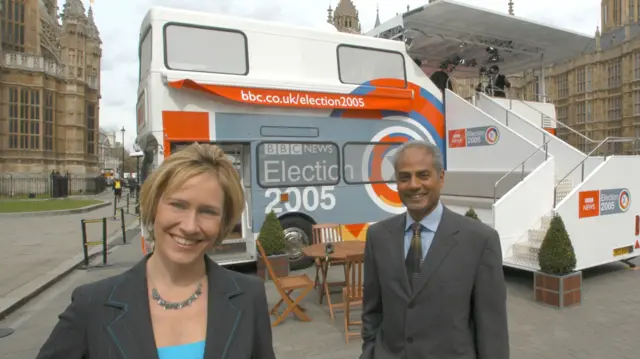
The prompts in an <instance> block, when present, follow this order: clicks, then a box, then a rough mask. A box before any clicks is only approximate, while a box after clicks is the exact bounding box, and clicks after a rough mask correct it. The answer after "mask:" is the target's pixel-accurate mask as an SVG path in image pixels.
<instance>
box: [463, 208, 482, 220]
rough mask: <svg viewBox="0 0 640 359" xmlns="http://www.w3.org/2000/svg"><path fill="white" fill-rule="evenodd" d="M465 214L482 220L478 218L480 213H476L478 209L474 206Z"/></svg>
mask: <svg viewBox="0 0 640 359" xmlns="http://www.w3.org/2000/svg"><path fill="white" fill-rule="evenodd" d="M464 215H465V216H467V217H470V218H473V219H475V220H478V221H479V220H480V218H478V214H477V213H476V211H474V210H473V208H469V210H468V211H467V213H465V214H464Z"/></svg>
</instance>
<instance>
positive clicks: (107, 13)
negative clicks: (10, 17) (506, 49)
mask: <svg viewBox="0 0 640 359" xmlns="http://www.w3.org/2000/svg"><path fill="white" fill-rule="evenodd" d="M459 1H460V2H462V3H465V4H469V5H474V6H477V7H482V8H486V9H490V10H494V11H499V12H504V13H507V11H508V5H507V4H508V2H509V0H459ZM58 2H59V4H60V7H62V3H63V2H64V0H58ZM84 2H85V7H86V8H88V7H89V0H84ZM337 2H338V0H135V1H132V0H95V1H94V4H93V11H94V16H95V19H96V23H97V25H98V29H99V31H100V36H101V38H102V41H103V44H102V50H103V55H102V71H101V93H102V100H101V102H100V126H101V128H103V130H107V131H114V130H117V131H119V130H120V129H121V128H122V127H123V126H124V128H125V146H126V147H127V148H129V149H131V148H132V147H133V142H134V141H135V137H136V133H135V132H136V118H135V113H136V111H135V106H136V99H137V96H136V94H137V86H138V83H137V82H138V41H139V36H138V35H139V32H140V23H141V21H142V18H143V17H144V15H145V14H146V12H147V11H148V9H149V8H150V7H151V6H156V5H159V6H169V7H175V8H182V9H189V10H198V11H205V12H211V13H219V14H227V15H232V16H239V17H248V18H254V19H260V20H268V21H277V22H283V23H289V24H293V25H303V26H310V27H317V28H322V26H323V25H324V23H325V22H326V20H327V7H328V6H329V5H331V6H332V7H334V8H335V6H336V4H337ZM353 2H354V4H355V5H356V7H357V9H358V10H359V13H360V22H361V24H362V30H363V32H366V31H369V30H370V29H371V28H373V24H374V22H375V18H376V8H377V7H379V8H380V19H381V21H382V22H384V21H385V20H386V19H389V18H391V17H393V16H395V14H396V13H402V12H404V11H406V9H407V5H409V7H410V8H416V7H419V6H422V5H425V4H427V3H428V0H422V1H407V0H386V1H385V0H382V1H376V0H353ZM514 3H515V5H514V11H515V14H516V16H519V17H523V18H526V19H529V20H535V21H538V22H542V23H545V24H549V25H553V26H556V27H561V28H564V29H567V30H573V31H577V32H580V33H585V34H593V33H594V32H595V29H596V26H598V25H599V21H600V20H599V19H600V1H597V0H536V1H532V0H514ZM120 136H121V134H120V133H118V136H117V138H118V140H119V139H120V138H121V137H120Z"/></svg>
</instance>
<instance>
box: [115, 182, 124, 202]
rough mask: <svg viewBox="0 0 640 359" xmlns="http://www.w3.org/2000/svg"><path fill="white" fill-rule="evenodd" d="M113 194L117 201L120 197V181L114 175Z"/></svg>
mask: <svg viewBox="0 0 640 359" xmlns="http://www.w3.org/2000/svg"><path fill="white" fill-rule="evenodd" d="M113 194H114V195H115V196H116V201H119V200H120V198H121V197H122V181H121V180H120V177H116V178H115V180H114V181H113Z"/></svg>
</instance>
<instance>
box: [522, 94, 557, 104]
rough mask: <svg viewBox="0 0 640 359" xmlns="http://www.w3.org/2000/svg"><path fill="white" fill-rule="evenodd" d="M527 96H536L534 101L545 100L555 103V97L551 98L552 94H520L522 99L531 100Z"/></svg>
mask: <svg viewBox="0 0 640 359" xmlns="http://www.w3.org/2000/svg"><path fill="white" fill-rule="evenodd" d="M527 96H532V97H533V98H535V100H534V101H533V102H540V100H543V101H544V102H546V103H553V99H552V98H551V96H549V95H542V94H537V93H527V92H525V93H521V94H520V99H521V100H522V101H531V100H527V98H528V97H527Z"/></svg>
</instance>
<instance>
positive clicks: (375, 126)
mask: <svg viewBox="0 0 640 359" xmlns="http://www.w3.org/2000/svg"><path fill="white" fill-rule="evenodd" d="M215 127H216V133H217V134H218V136H219V138H220V139H224V141H230V142H253V145H252V158H253V160H252V166H253V168H252V172H253V173H254V175H253V176H252V202H253V203H252V215H251V217H252V228H253V231H254V232H255V233H257V232H259V230H260V227H261V225H262V221H263V220H264V217H265V214H266V213H268V212H270V211H271V210H274V211H275V212H276V213H277V214H282V213H287V212H301V213H305V214H307V215H308V216H309V217H311V218H313V220H314V221H315V222H317V223H341V224H350V225H351V226H346V229H345V230H346V231H347V233H344V234H345V239H363V237H364V233H365V231H364V229H365V228H366V226H367V224H368V223H371V222H376V221H378V220H381V219H383V218H385V217H388V216H390V215H392V214H397V213H402V212H404V208H403V207H402V205H401V203H400V200H399V198H398V196H397V192H396V191H395V186H394V185H393V184H386V183H377V184H371V183H370V178H371V175H372V173H373V172H372V169H373V168H374V167H375V168H377V169H378V170H382V171H383V172H384V173H385V174H386V175H387V176H390V175H391V174H392V173H393V167H392V164H391V162H390V157H391V156H392V155H393V152H392V151H389V152H388V153H386V154H385V156H384V158H380V157H379V156H377V157H376V156H374V155H373V154H372V153H368V152H367V149H371V148H372V147H374V148H375V146H370V145H367V144H368V143H371V142H387V141H396V142H400V143H399V144H401V142H405V141H406V140H409V139H413V138H421V139H427V140H431V141H434V142H436V141H435V139H432V138H431V137H436V138H437V136H438V134H431V133H429V132H428V131H429V129H428V128H427V129H425V128H422V129H421V128H418V127H417V126H416V125H415V122H408V121H401V120H397V119H383V120H371V119H367V120H365V119H352V118H338V117H328V118H327V117H325V118H314V117H301V116H282V115H280V116H276V115H247V114H222V113H217V114H216V121H215ZM424 132H427V133H428V136H427V135H422V136H421V135H420V134H424ZM265 133H268V134H269V135H270V136H269V137H265V136H264V135H265ZM278 133H279V134H281V135H282V134H290V135H298V136H289V137H284V136H280V137H276V136H275V134H278ZM260 142H265V144H263V145H260ZM309 142H321V143H320V144H316V146H312V145H310V144H309ZM357 142H360V143H357ZM278 143H279V144H278ZM292 144H299V145H298V147H295V146H292ZM399 144H398V145H399ZM259 152H260V158H258V153H259ZM369 152H371V151H369ZM338 153H339V156H338ZM376 161H377V162H378V163H376ZM305 166H311V167H313V169H309V171H308V172H307V178H306V179H303V178H301V176H293V179H292V177H291V175H290V174H291V173H293V174H298V173H303V172H304V167H305ZM292 171H293V172H292ZM328 174H332V175H335V174H339V178H337V181H332V180H331V179H327V175H328ZM287 176H288V177H287ZM323 176H324V177H323ZM283 177H284V179H285V180H287V182H284V183H285V184H284V185H282V183H283V181H282V179H283ZM345 177H346V178H345ZM332 178H335V177H332ZM385 178H387V177H385ZM314 179H317V180H314ZM296 180H297V181H296ZM266 181H271V182H270V183H267V184H266V185H267V186H266V187H267V188H265V187H263V186H262V185H264V184H265V183H264V182H266ZM336 182H337V183H336ZM261 184H262V185H261Z"/></svg>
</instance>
